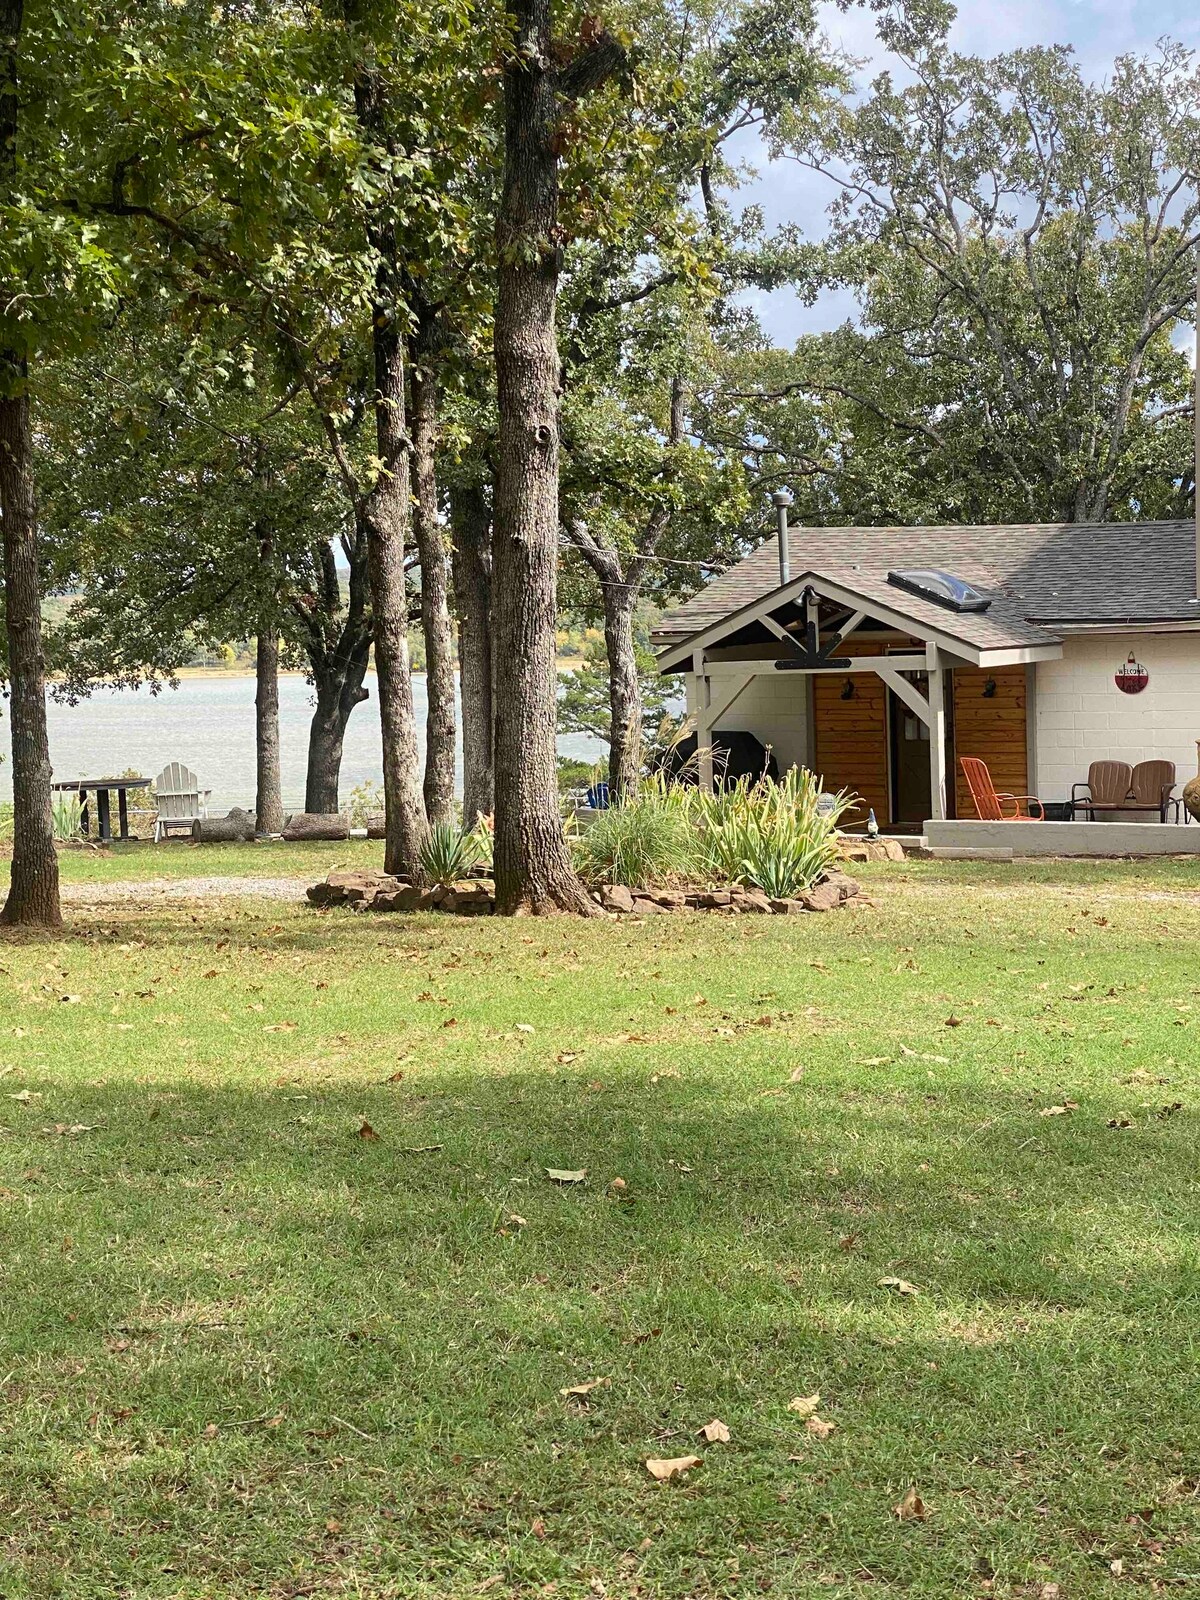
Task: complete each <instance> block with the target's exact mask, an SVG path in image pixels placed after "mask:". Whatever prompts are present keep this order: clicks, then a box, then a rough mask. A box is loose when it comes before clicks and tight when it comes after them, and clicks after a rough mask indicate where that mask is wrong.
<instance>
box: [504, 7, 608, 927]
mask: <svg viewBox="0 0 1200 1600" xmlns="http://www.w3.org/2000/svg"><path fill="white" fill-rule="evenodd" d="M514 12H515V17H516V39H515V45H516V48H515V49H514V50H513V51H512V52H511V53H510V55H509V57H508V63H507V65H506V67H505V71H504V102H505V130H504V153H505V160H504V191H503V196H502V199H501V205H500V214H499V217H498V219H497V228H496V234H497V244H498V247H499V268H498V272H497V300H496V323H495V353H496V387H497V399H498V401H499V408H500V430H499V441H498V451H497V470H496V505H495V528H494V536H493V562H494V567H493V588H494V626H495V653H496V654H495V664H496V683H495V688H496V849H495V862H496V909H497V911H499V912H503V913H508V914H510V915H511V914H513V913H515V912H521V911H534V912H545V911H554V910H563V911H576V912H580V913H583V914H587V913H589V912H592V911H594V910H595V909H596V908H595V906H594V904H593V902H592V901H591V900H590V899H589V897H588V895H587V893H586V891H585V890H584V888H583V885H582V884H581V883H580V881H579V879H578V878H577V877H576V875H575V870H574V868H573V866H572V864H571V856H570V851H569V849H568V846H567V841H566V838H565V836H564V833H563V826H562V819H561V817H560V815H559V809H558V786H557V780H556V770H555V756H556V746H555V723H556V709H557V708H556V701H557V678H556V674H555V667H554V643H555V641H554V635H555V624H556V621H557V546H558V387H559V373H558V346H557V340H556V336H555V305H556V299H557V291H558V272H559V261H558V250H559V243H558V240H559V229H558V158H557V154H556V135H557V132H558V121H559V97H558V93H557V88H556V83H555V73H554V69H553V67H552V65H551V63H552V61H553V58H554V47H553V41H552V38H551V0H517V3H516V5H515V7H514Z"/></svg>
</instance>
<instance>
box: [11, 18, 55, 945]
mask: <svg viewBox="0 0 1200 1600" xmlns="http://www.w3.org/2000/svg"><path fill="white" fill-rule="evenodd" d="M23 21H24V4H23V0H0V205H7V204H8V203H9V201H10V199H11V197H12V190H13V187H14V183H15V179H16V173H17V133H18V124H19V120H20V94H19V86H18V61H17V51H18V45H19V41H20V36H21V26H22V23H23ZM20 287H21V288H23V287H24V285H21V286H20ZM17 293H18V288H17V286H14V285H11V284H8V285H0V298H2V299H3V301H4V302H5V304H7V303H8V302H9V301H10V300H12V299H13V297H14V296H15V295H16V294H17ZM28 383H29V372H28V367H27V364H26V360H25V356H24V354H23V352H21V351H19V350H11V349H10V350H0V519H2V520H3V538H4V597H5V623H6V631H7V634H8V683H9V694H10V700H9V715H10V717H11V719H12V764H13V774H12V777H13V858H12V874H11V878H10V881H9V890H8V898H7V899H6V901H5V902H4V909H3V911H2V912H0V921H3V922H5V923H8V924H11V925H14V926H21V927H32V928H58V927H61V926H62V910H61V907H60V905H59V899H58V857H57V856H56V854H55V852H54V824H53V821H52V817H51V810H50V742H49V739H48V737H47V733H46V663H45V658H44V656H43V654H42V604H41V593H40V587H39V575H38V551H37V504H36V501H35V498H34V487H33V429H32V424H31V419H30V412H29V389H28Z"/></svg>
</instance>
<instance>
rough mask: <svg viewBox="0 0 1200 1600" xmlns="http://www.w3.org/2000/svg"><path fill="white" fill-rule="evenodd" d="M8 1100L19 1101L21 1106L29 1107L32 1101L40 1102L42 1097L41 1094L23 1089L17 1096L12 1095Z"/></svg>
mask: <svg viewBox="0 0 1200 1600" xmlns="http://www.w3.org/2000/svg"><path fill="white" fill-rule="evenodd" d="M8 1098H9V1099H10V1100H17V1101H19V1102H20V1103H21V1105H28V1103H29V1101H30V1100H40V1099H41V1098H42V1097H41V1095H40V1094H34V1093H33V1092H32V1091H31V1090H29V1089H21V1090H19V1091H18V1092H17V1093H16V1094H10V1095H9V1097H8Z"/></svg>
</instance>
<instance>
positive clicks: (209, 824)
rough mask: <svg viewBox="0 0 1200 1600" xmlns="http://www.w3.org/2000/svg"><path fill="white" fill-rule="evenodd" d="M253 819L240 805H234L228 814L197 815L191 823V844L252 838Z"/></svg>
mask: <svg viewBox="0 0 1200 1600" xmlns="http://www.w3.org/2000/svg"><path fill="white" fill-rule="evenodd" d="M254 831H255V821H254V818H253V817H252V816H251V815H250V813H249V812H248V811H243V810H242V808H241V806H234V808H233V810H232V811H231V812H229V814H228V816H224V817H197V818H196V820H195V821H194V822H193V823H192V843H193V844H233V843H244V842H245V841H246V840H248V839H253V837H254Z"/></svg>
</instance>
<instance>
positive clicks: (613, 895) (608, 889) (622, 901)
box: [600, 883, 633, 911]
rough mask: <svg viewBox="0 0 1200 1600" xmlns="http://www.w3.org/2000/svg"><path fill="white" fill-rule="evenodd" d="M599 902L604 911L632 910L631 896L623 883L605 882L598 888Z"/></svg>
mask: <svg viewBox="0 0 1200 1600" xmlns="http://www.w3.org/2000/svg"><path fill="white" fill-rule="evenodd" d="M600 904H601V905H602V906H603V907H604V909H605V911H632V910H633V896H632V894H630V892H629V890H628V889H627V888H626V887H625V885H624V884H623V883H606V884H605V885H604V887H603V888H602V889H601V890H600Z"/></svg>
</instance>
